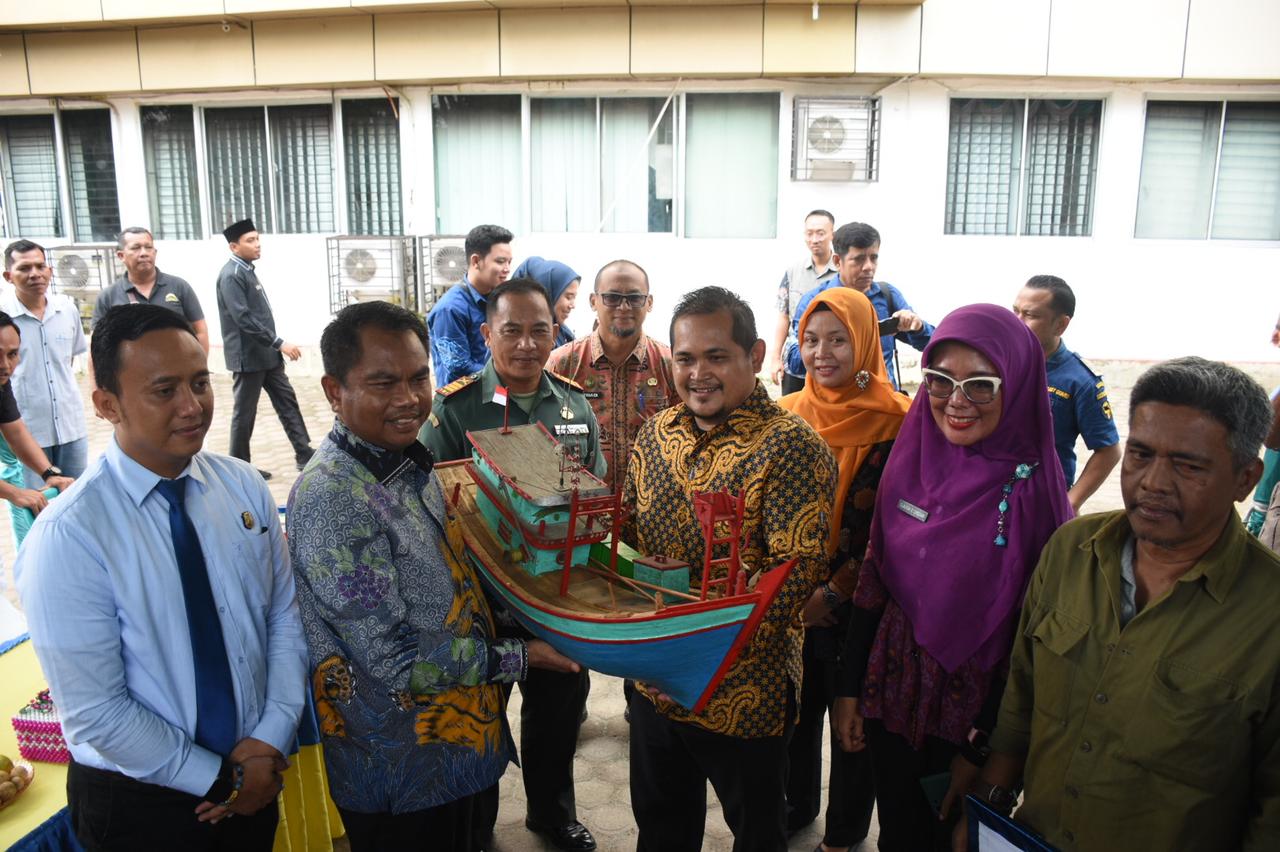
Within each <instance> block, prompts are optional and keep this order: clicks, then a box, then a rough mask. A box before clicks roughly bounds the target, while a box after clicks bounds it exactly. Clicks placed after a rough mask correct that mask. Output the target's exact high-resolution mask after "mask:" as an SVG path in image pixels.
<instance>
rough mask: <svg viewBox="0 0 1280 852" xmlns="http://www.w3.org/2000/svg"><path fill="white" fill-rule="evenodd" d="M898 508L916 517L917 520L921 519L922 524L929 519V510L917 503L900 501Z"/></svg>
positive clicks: (905, 513)
mask: <svg viewBox="0 0 1280 852" xmlns="http://www.w3.org/2000/svg"><path fill="white" fill-rule="evenodd" d="M898 510H899V511H901V512H902V513H903V514H904V515H910V516H911V517H913V518H915V519H916V520H917V521H919V522H920V523H922V524H923V523H924V522H925V521H927V520H929V513H928V512H926V511H925V510H924V509H921V508H920V507H919V506H917V505H915V504H914V503H908V502H907V501H906V500H899V501H898Z"/></svg>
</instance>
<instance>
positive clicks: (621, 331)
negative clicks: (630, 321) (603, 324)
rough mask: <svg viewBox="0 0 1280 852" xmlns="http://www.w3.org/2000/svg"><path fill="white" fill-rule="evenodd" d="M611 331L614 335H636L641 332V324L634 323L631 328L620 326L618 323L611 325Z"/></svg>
mask: <svg viewBox="0 0 1280 852" xmlns="http://www.w3.org/2000/svg"><path fill="white" fill-rule="evenodd" d="M609 333H610V334H612V335H613V336H614V337H622V338H627V337H635V336H636V335H637V334H639V333H640V326H638V325H633V326H631V328H618V327H617V326H616V325H611V326H609Z"/></svg>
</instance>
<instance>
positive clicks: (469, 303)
mask: <svg viewBox="0 0 1280 852" xmlns="http://www.w3.org/2000/svg"><path fill="white" fill-rule="evenodd" d="M483 323H484V296H481V295H480V294H479V293H478V292H476V288H474V287H472V286H471V282H470V281H468V280H467V279H466V278H463V279H462V281H461V282H460V283H458V284H456V285H455V286H453V287H450V288H449V290H448V292H446V293H445V294H444V295H443V296H442V297H441V298H440V301H438V302H436V306H435V307H434V308H432V309H431V313H429V314H427V328H428V329H429V330H430V332H431V370H432V373H433V374H434V376H435V382H436V387H437V388H442V387H444V386H445V385H447V384H449V383H450V382H452V381H454V380H455V379H460V378H462V377H463V376H469V375H471V374H472V373H478V372H480V371H481V370H483V369H484V362H485V361H488V360H489V347H488V346H486V345H485V343H484V336H483V335H481V334H480V326H481V325H482V324H483Z"/></svg>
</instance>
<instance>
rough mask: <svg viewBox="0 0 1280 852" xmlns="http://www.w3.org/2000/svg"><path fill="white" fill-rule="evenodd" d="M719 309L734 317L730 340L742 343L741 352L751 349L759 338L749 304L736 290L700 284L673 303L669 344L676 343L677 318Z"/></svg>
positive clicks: (668, 332)
mask: <svg viewBox="0 0 1280 852" xmlns="http://www.w3.org/2000/svg"><path fill="white" fill-rule="evenodd" d="M720 311H726V312H728V314H729V316H731V317H732V318H733V342H734V343H736V344H738V345H739V346H741V347H742V350H743V351H744V352H750V351H751V347H752V346H755V345H756V340H757V339H758V337H757V335H756V315H755V314H753V313H752V312H751V306H750V305H748V304H747V303H746V302H744V301H742V299H740V298H738V296H737V294H736V293H732V292H730V291H728V290H726V289H725V288H723V287H701V288H699V289H697V290H694V291H693V292H692V293H687V294H685V297H684V298H683V299H681V300H680V302H679V303H678V304H677V305H676V309H675V312H674V313H672V314H671V328H670V329H668V331H667V334H668V336H669V337H670V338H671V345H672V346H673V347H674V346H675V345H676V321H677V320H678V319H680V318H681V317H687V316H706V315H707V314H715V313H719V312H720Z"/></svg>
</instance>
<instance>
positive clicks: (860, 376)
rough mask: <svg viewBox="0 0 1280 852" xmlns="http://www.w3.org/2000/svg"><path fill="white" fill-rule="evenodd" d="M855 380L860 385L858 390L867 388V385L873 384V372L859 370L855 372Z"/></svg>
mask: <svg viewBox="0 0 1280 852" xmlns="http://www.w3.org/2000/svg"><path fill="white" fill-rule="evenodd" d="M853 382H854V384H856V385H857V386H858V390H866V389H867V385H869V384H871V374H870V373H868V372H867V371H866V370H859V371H858V372H857V373H855V374H854V376H853Z"/></svg>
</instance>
